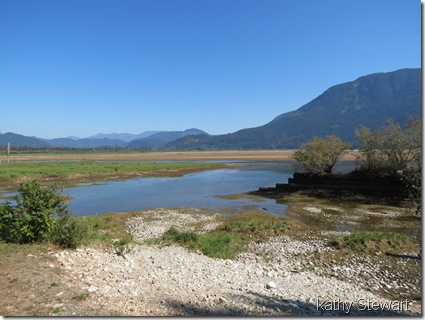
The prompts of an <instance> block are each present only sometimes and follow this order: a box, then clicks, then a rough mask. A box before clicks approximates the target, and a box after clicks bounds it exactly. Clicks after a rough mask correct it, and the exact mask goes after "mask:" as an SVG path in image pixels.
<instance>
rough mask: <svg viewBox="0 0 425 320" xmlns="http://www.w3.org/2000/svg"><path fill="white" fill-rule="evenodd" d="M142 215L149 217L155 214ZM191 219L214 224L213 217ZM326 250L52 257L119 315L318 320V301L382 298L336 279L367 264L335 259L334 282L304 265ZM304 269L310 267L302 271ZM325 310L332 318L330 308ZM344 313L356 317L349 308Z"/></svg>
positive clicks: (161, 215)
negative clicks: (310, 319)
mask: <svg viewBox="0 0 425 320" xmlns="http://www.w3.org/2000/svg"><path fill="white" fill-rule="evenodd" d="M147 212H148V213H149V214H150V217H152V212H154V210H148V211H147ZM157 212H158V219H159V220H161V221H162V222H164V221H166V220H167V219H166V217H173V219H174V220H172V219H170V220H167V222H166V224H169V225H171V223H172V222H175V219H177V224H179V225H181V226H187V225H188V224H189V223H188V222H191V223H192V222H193V221H194V220H193V219H195V218H196V217H195V218H194V217H192V216H191V215H189V214H181V213H179V211H178V209H176V210H174V211H173V210H172V209H159V210H158V211H157ZM193 216H198V217H197V218H198V219H204V220H205V221H207V222H208V224H214V219H212V218H211V217H212V216H213V215H206V217H202V215H193ZM199 217H202V218H199ZM208 219H210V220H208ZM151 220H152V221H151V222H149V221H145V220H143V219H142V218H141V216H138V217H136V218H132V219H129V220H128V221H127V226H128V227H129V230H130V231H131V233H132V234H133V236H135V238H136V239H138V240H144V239H149V238H150V237H152V236H153V235H154V234H156V233H155V232H159V231H158V230H159V225H160V224H157V220H154V219H151ZM151 223H152V226H153V227H152V228H150V226H151ZM155 230H156V231H155ZM161 232H163V231H161ZM159 234H161V233H159ZM157 235H158V234H157ZM330 250H334V249H332V248H329V247H327V246H325V244H324V243H323V242H322V241H320V240H314V239H311V240H308V239H307V240H305V241H299V240H294V239H291V238H290V237H288V236H281V237H277V238H273V239H271V240H270V241H268V242H264V243H250V244H249V245H248V248H247V251H246V252H243V253H241V254H239V255H238V256H237V257H236V259H235V260H234V261H231V260H223V259H213V258H209V257H207V256H204V255H202V254H199V253H194V252H189V251H188V250H186V249H184V248H182V247H179V246H174V245H170V246H165V247H159V246H154V245H150V246H147V245H133V246H132V250H131V251H130V252H129V253H127V254H126V256H125V258H124V257H121V256H117V255H116V254H115V253H114V252H113V251H112V250H104V249H101V248H97V247H96V248H93V247H92V248H80V249H77V250H75V251H63V252H60V253H59V254H58V255H57V259H58V260H59V263H60V264H61V267H62V268H64V269H67V268H68V267H70V266H72V268H68V269H67V270H69V272H67V273H66V275H65V276H74V277H79V278H80V279H81V280H82V281H83V282H84V283H85V284H86V290H87V291H88V292H91V293H95V294H94V295H93V296H95V297H97V298H96V299H98V300H93V301H97V302H98V303H101V304H102V305H103V307H104V308H109V309H111V310H117V311H119V312H120V314H122V315H132V316H135V315H137V316H152V315H156V316H179V315H180V316H181V315H183V316H184V315H186V316H187V315H197V316H198V315H199V316H211V315H215V316H231V315H239V316H240V315H250V316H261V315H263V316H264V315H268V316H317V315H323V313H318V310H317V308H316V302H317V299H320V300H332V299H333V300H336V299H340V300H342V301H354V302H355V301H358V300H359V299H370V300H373V301H377V302H385V301H388V300H386V299H384V298H382V297H380V296H377V295H375V294H373V293H372V292H370V291H368V290H367V288H369V289H370V287H373V286H372V285H371V284H373V283H379V282H378V281H379V277H378V278H377V280H376V282H373V283H371V284H368V287H367V288H366V287H365V286H362V283H360V282H359V281H354V282H353V283H348V282H344V281H341V280H338V277H339V276H341V275H347V274H349V275H350V277H355V276H356V274H355V272H362V273H365V269H364V268H366V269H367V270H370V274H374V272H373V271H375V270H377V269H376V265H374V262H373V261H369V262H367V263H366V264H365V262H364V261H363V262H362V263H363V264H365V265H364V268H363V269H361V268H357V267H354V266H353V265H352V264H350V262H348V261H346V262H345V264H346V265H347V266H345V267H344V265H343V266H342V267H338V264H337V261H336V260H335V262H334V265H333V266H332V265H331V266H330V267H329V270H332V267H334V269H333V270H334V271H332V272H334V273H335V277H330V276H323V275H319V274H318V273H317V272H312V271H309V270H311V264H310V263H309V260H308V259H306V257H307V256H308V255H309V254H313V253H315V252H316V253H317V252H318V251H320V252H321V254H322V253H326V252H327V251H330ZM256 252H263V253H270V254H271V255H270V256H273V257H278V258H279V259H277V258H276V259H275V260H274V261H271V262H270V261H265V260H263V259H262V258H261V257H258V256H256V255H255V253H256ZM353 259H354V258H353ZM353 261H354V260H353ZM353 261H352V262H353ZM153 262H154V263H153ZM358 265H361V264H358ZM306 266H310V269H304V268H305V267H306ZM348 266H350V267H348ZM337 267H338V268H337ZM321 268H322V269H323V267H321ZM390 273H391V272H390ZM374 281H375V280H374ZM384 283H386V282H384ZM387 287H388V285H387ZM93 299H95V298H93ZM129 303H131V304H129ZM419 308H420V306H419ZM196 310H198V311H196ZM196 312H200V314H198V313H196ZM202 312H204V313H202ZM418 312H420V309H419V311H418ZM328 313H329V314H330V315H339V313H338V312H336V311H335V312H332V311H330V312H328ZM351 314H352V315H362V313H361V312H360V311H358V312H357V313H356V311H355V310H353V313H351ZM380 315H387V314H385V313H382V314H380ZM390 315H391V314H390ZM392 315H394V314H392ZM412 315H413V314H412ZM415 315H416V314H415Z"/></svg>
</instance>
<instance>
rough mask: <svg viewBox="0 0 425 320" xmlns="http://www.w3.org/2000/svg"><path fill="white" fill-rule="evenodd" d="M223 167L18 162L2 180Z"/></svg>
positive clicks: (3, 170) (7, 167)
mask: <svg viewBox="0 0 425 320" xmlns="http://www.w3.org/2000/svg"><path fill="white" fill-rule="evenodd" d="M223 166H224V165H223V164H220V163H205V162H110V161H99V162H97V161H63V162H16V163H9V164H5V165H2V167H1V170H0V180H1V179H16V178H22V177H26V178H35V177H45V178H69V177H72V176H75V175H112V174H113V175H119V174H142V173H143V174H149V173H161V172H166V171H177V170H200V169H207V168H215V167H216V168H218V167H223Z"/></svg>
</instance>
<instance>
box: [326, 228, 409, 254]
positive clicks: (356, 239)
mask: <svg viewBox="0 0 425 320" xmlns="http://www.w3.org/2000/svg"><path fill="white" fill-rule="evenodd" d="M330 245H331V246H334V247H337V248H339V249H343V248H349V249H351V250H354V251H361V252H365V253H371V252H388V253H391V252H394V251H397V250H399V249H401V248H402V247H408V246H410V245H411V242H410V240H409V238H408V237H407V236H406V235H405V234H402V233H397V232H384V231H369V232H352V233H350V234H349V235H346V236H340V237H337V238H335V239H334V240H332V241H331V242H330Z"/></svg>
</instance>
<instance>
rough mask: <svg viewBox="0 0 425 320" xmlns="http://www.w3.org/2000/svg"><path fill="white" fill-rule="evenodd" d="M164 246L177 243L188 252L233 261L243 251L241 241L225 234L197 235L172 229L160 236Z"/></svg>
mask: <svg viewBox="0 0 425 320" xmlns="http://www.w3.org/2000/svg"><path fill="white" fill-rule="evenodd" d="M162 241H164V242H165V244H171V243H178V244H179V245H182V246H184V247H186V248H188V249H190V250H193V251H200V252H202V253H203V254H204V255H206V256H208V257H211V258H220V259H233V258H234V257H235V256H236V254H237V253H238V252H240V251H242V250H243V248H242V241H241V239H240V238H239V237H238V236H236V235H233V234H230V233H226V232H210V233H207V234H198V233H196V232H193V231H179V230H177V229H176V228H174V227H171V228H170V229H168V230H167V231H166V232H165V233H164V234H163V236H162Z"/></svg>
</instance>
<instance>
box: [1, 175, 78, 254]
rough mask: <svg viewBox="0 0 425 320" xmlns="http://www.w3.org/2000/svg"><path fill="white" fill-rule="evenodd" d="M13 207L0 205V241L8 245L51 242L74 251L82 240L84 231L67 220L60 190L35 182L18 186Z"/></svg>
mask: <svg viewBox="0 0 425 320" xmlns="http://www.w3.org/2000/svg"><path fill="white" fill-rule="evenodd" d="M14 200H15V201H16V205H15V206H12V204H11V203H10V202H6V203H3V204H1V205H0V239H2V240H3V241H6V242H12V243H34V242H41V241H45V240H51V241H52V242H53V243H55V244H58V245H60V246H62V247H66V248H75V247H76V246H77V245H79V244H80V242H81V241H82V239H83V237H84V233H85V232H84V228H83V226H82V225H81V224H79V223H78V222H77V221H75V220H74V218H72V217H71V213H70V211H69V209H68V203H67V202H66V198H65V196H64V195H63V194H62V190H61V189H59V188H58V187H55V186H45V185H43V184H42V183H40V182H38V181H31V182H24V183H22V184H20V186H19V189H18V194H17V195H16V196H15V199H14Z"/></svg>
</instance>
